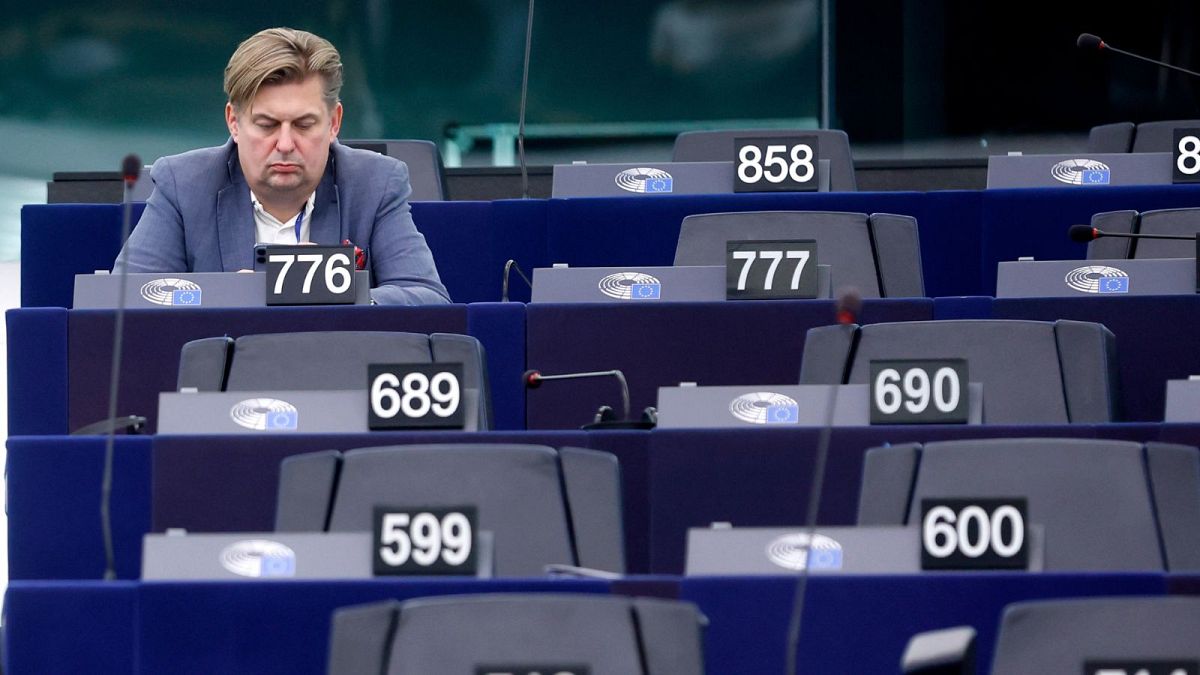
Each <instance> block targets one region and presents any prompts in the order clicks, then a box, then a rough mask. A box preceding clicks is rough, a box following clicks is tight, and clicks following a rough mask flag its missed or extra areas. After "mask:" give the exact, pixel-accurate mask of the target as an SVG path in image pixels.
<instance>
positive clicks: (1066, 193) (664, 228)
mask: <svg viewBox="0 0 1200 675" xmlns="http://www.w3.org/2000/svg"><path fill="white" fill-rule="evenodd" d="M1188 206H1200V186H1188V185H1164V186H1145V187H1105V188H1098V187H1088V188H1083V189H1079V188H1061V189H1056V188H1039V189H1025V190H991V191H982V190H972V191H945V192H844V193H836V192H835V193H790V194H789V193H781V194H730V195H699V196H685V195H678V196H655V197H618V198H611V199H609V198H605V199H550V200H543V199H530V200H501V201H495V202H417V203H414V204H413V219H414V220H415V222H416V223H417V227H418V229H420V231H421V232H422V233H423V234H424V235H425V238H426V240H427V241H428V243H429V248H430V250H431V251H432V252H433V256H434V260H435V262H436V263H437V266H438V270H439V272H440V274H441V277H442V281H443V283H445V285H446V288H447V289H448V290H449V291H450V297H451V298H453V299H454V300H455V301H457V302H467V303H470V302H493V301H496V300H497V299H499V296H500V276H501V270H502V268H503V264H504V261H505V260H507V259H509V258H513V259H515V260H517V262H519V263H520V264H521V266H522V267H523V268H524V269H525V270H527V271H528V270H530V269H532V268H533V267H544V266H549V265H550V264H552V263H556V262H564V263H570V264H572V265H605V266H608V265H670V264H671V262H672V261H673V259H674V254H675V241H676V239H677V238H678V235H679V226H680V223H681V222H682V221H683V218H684V217H685V216H688V215H692V214H695V213H722V212H732V211H751V210H754V211H758V210H809V211H821V210H826V211H856V212H862V213H880V212H882V213H898V214H903V215H910V216H913V217H915V218H917V221H918V223H919V227H920V230H921V256H922V259H923V260H924V268H925V270H924V272H925V290H926V293H927V294H928V295H929V296H931V297H937V296H954V295H982V294H994V293H995V288H996V263H997V262H999V261H1001V260H1016V259H1017V258H1018V257H1020V256H1023V255H1033V256H1036V257H1037V258H1038V259H1041V260H1049V259H1058V258H1062V259H1077V258H1083V257H1084V252H1085V248H1084V246H1083V245H1082V244H1076V243H1072V242H1071V241H1070V240H1069V239H1068V238H1067V236H1066V230H1067V227H1069V226H1070V225H1072V224H1075V223H1086V222H1088V221H1089V220H1090V218H1091V216H1092V215H1093V214H1095V213H1099V212H1102V211H1113V210H1119V209H1136V210H1140V211H1146V210H1151V209H1162V208H1176V207H1188ZM141 208H142V206H141V205H140V204H139V205H137V206H135V212H134V217H135V218H136V217H138V215H140V209H141ZM120 227H121V206H120V205H118V204H31V205H28V206H25V207H24V208H23V209H22V210H21V256H22V258H21V259H22V262H23V263H24V264H22V266H21V275H22V276H21V304H22V306H24V307H34V306H57V307H67V306H69V305H70V301H71V287H72V280H73V279H74V275H75V274H77V273H85V274H87V273H91V272H92V271H93V270H96V269H107V268H108V267H109V266H110V265H111V264H112V261H113V259H114V258H115V257H116V254H117V251H118V249H119V243H120V242H119V238H120V234H119V233H120ZM64 242H70V244H69V245H67V244H65V243H64ZM51 262H53V264H50V263H51ZM513 290H514V294H513V298H514V299H516V300H526V299H528V291H527V289H524V288H523V287H521V285H520V284H519V283H518V284H517V285H515V286H514V287H513Z"/></svg>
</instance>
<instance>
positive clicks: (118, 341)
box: [100, 154, 142, 581]
mask: <svg viewBox="0 0 1200 675" xmlns="http://www.w3.org/2000/svg"><path fill="white" fill-rule="evenodd" d="M141 173H142V160H141V159H140V158H139V157H138V156H137V155H132V154H131V155H126V156H125V159H123V160H121V179H122V183H123V184H124V190H123V192H122V197H121V202H122V205H123V207H124V214H123V215H122V217H121V246H122V247H124V246H125V241H126V240H127V239H129V231H130V230H131V229H132V222H131V221H132V220H133V203H132V201H131V200H130V195H131V194H132V192H133V184H134V183H136V182H137V179H138V176H139V175H140V174H141ZM127 262H128V261H125V260H122V261H121V278H120V282H119V283H118V284H117V286H118V290H117V311H116V316H115V317H114V321H113V353H112V373H111V374H110V375H109V379H108V419H107V420H105V421H106V422H107V423H108V433H107V434H106V435H105V438H104V474H103V476H102V477H101V479H100V534H101V536H102V537H103V539H104V579H105V580H106V581H111V580H113V579H116V578H117V563H116V556H115V555H114V553H113V537H112V513H111V512H110V510H109V507H110V505H111V503H112V479H113V447H114V445H115V444H116V438H115V436H116V432H117V425H116V418H117V391H118V390H119V389H120V384H121V351H122V344H123V340H124V336H125V290H126V286H127V282H128V280H129V265H128V264H126V263H127Z"/></svg>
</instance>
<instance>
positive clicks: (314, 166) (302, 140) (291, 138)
mask: <svg viewBox="0 0 1200 675" xmlns="http://www.w3.org/2000/svg"><path fill="white" fill-rule="evenodd" d="M323 85H324V82H323V81H322V79H321V76H320V75H311V76H309V77H308V78H307V79H305V80H304V81H302V82H295V83H290V84H270V85H265V86H263V87H261V88H260V89H259V90H258V95H257V96H255V97H254V101H253V102H251V103H250V105H248V106H247V107H246V109H245V110H241V111H238V110H235V109H234V107H233V105H231V104H226V106H225V122H226V123H227V124H228V125H229V134H230V135H231V136H232V137H233V140H234V142H235V143H237V144H238V161H239V162H240V163H241V165H242V173H243V174H244V175H245V176H246V182H247V183H249V184H250V189H251V190H253V191H254V194H256V195H258V196H259V198H261V199H264V200H270V199H272V198H274V199H280V198H285V199H297V200H299V199H306V198H307V197H308V195H310V194H312V191H313V190H315V189H316V187H317V184H318V183H320V182H321V176H322V175H323V174H324V173H325V162H326V161H328V159H329V144H330V143H332V142H333V141H334V139H336V138H337V135H338V131H339V130H340V129H341V126H342V104H341V103H338V104H336V105H335V106H334V107H333V108H332V109H331V108H330V107H329V106H328V105H326V103H325V100H324V98H322V96H321V93H322V89H323Z"/></svg>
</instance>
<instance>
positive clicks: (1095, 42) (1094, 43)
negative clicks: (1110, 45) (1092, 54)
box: [1075, 33, 1107, 49]
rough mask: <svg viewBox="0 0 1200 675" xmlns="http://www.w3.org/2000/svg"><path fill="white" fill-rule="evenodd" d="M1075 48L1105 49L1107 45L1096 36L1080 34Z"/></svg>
mask: <svg viewBox="0 0 1200 675" xmlns="http://www.w3.org/2000/svg"><path fill="white" fill-rule="evenodd" d="M1075 46H1076V47H1079V48H1080V49H1104V48H1105V47H1106V46H1107V45H1105V44H1104V40H1101V39H1100V38H1099V37H1098V36H1096V35H1092V34H1091V33H1080V34H1079V37H1078V38H1077V39H1076V40H1075Z"/></svg>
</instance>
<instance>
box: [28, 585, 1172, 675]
mask: <svg viewBox="0 0 1200 675" xmlns="http://www.w3.org/2000/svg"><path fill="white" fill-rule="evenodd" d="M1168 580H1169V577H1168V576H1167V575H1161V574H1081V575H1070V574H1023V573H1013V574H989V573H980V574H920V575H902V576H869V577H817V578H814V579H812V580H811V581H810V583H809V586H808V591H807V596H806V597H807V602H806V607H805V615H804V623H803V631H802V633H801V639H800V650H799V661H800V666H801V672H818V673H888V672H896V671H897V666H898V664H899V660H900V655H901V653H902V651H903V648H904V644H905V643H906V641H907V640H908V638H909V637H910V636H911V635H913V634H914V633H916V632H919V631H922V630H930V629H935V628H945V627H949V626H955V625H964V624H965V625H972V626H974V627H975V628H976V629H977V630H978V632H979V637H978V640H979V642H978V644H979V658H980V663H981V664H982V665H983V668H982V671H981V672H986V671H987V669H988V664H989V663H990V659H991V653H992V646H993V644H994V642H995V637H996V629H997V626H998V621H999V618H1000V613H1001V610H1002V609H1003V608H1004V606H1005V605H1007V604H1009V603H1011V602H1018V601H1023V600H1031V599H1042V598H1046V599H1049V598H1070V597H1081V596H1093V595H1152V596H1155V595H1163V594H1165V593H1166V592H1167V585H1168ZM794 588H795V580H794V579H793V578H791V577H754V578H750V577H706V578H699V577H698V578H689V579H675V580H672V579H669V578H662V577H657V578H655V577H651V578H647V579H638V578H632V579H626V580H622V581H620V582H615V583H613V584H611V585H610V584H608V583H606V582H599V581H581V580H545V579H506V580H491V581H483V580H436V579H424V580H417V579H413V580H368V581H340V582H335V581H331V582H320V581H312V582H306V581H295V582H274V583H261V582H245V583H224V582H206V583H191V584H189V583H170V582H152V583H137V582H112V583H102V582H74V583H68V582H22V581H17V582H13V583H12V585H10V587H9V590H8V595H7V598H6V603H7V610H8V611H7V617H6V622H5V634H6V635H5V637H6V645H5V654H6V656H7V658H8V664H7V668H8V670H7V672H14V673H26V672H37V673H43V672H112V673H163V672H170V673H217V672H220V673H233V672H253V673H323V672H324V668H325V664H326V660H327V658H328V635H329V625H330V617H331V615H332V612H333V611H334V610H335V609H336V608H339V607H344V606H348V605H355V604H362V603H367V602H374V601H379V600H384V599H388V598H395V599H400V600H405V599H409V598H414V597H423V596H432V595H447V594H460V593H490V592H502V593H509V592H572V593H580V592H582V593H598V594H603V593H610V592H618V593H621V594H638V595H646V594H651V595H660V596H661V595H668V596H669V595H671V594H673V593H678V595H679V597H680V598H681V599H684V600H689V601H691V602H695V603H696V604H697V605H698V606H699V608H700V610H701V611H702V612H703V613H704V614H705V615H706V616H707V618H708V620H709V627H708V629H707V632H706V637H705V657H706V661H707V672H708V673H709V675H726V674H728V675H744V674H745V673H763V674H766V675H773V674H776V673H782V672H783V663H784V650H785V644H786V632H787V626H788V619H789V617H790V613H791V609H792V599H793V590H794Z"/></svg>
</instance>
